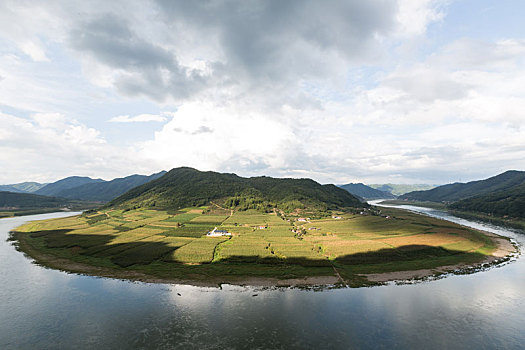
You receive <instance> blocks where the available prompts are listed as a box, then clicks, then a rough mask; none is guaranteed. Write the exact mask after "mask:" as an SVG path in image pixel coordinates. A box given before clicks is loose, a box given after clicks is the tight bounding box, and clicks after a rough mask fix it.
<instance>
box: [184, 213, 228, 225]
mask: <svg viewBox="0 0 525 350" xmlns="http://www.w3.org/2000/svg"><path fill="white" fill-rule="evenodd" d="M227 218H228V216H226V215H199V216H197V217H195V218H193V219H192V220H191V221H190V222H191V223H192V224H207V225H220V224H222V222H223V221H224V220H226V219H227Z"/></svg>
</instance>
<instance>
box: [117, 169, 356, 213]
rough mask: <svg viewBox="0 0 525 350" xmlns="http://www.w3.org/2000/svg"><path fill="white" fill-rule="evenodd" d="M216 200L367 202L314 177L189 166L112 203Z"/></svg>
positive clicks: (249, 203) (284, 205)
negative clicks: (247, 173)
mask: <svg viewBox="0 0 525 350" xmlns="http://www.w3.org/2000/svg"><path fill="white" fill-rule="evenodd" d="M217 200H219V201H221V205H224V206H226V207H229V208H237V209H249V208H254V209H260V210H269V209H270V208H273V207H277V208H280V209H283V210H293V209H294V208H305V207H312V208H317V209H329V208H341V207H357V206H359V207H362V206H363V205H366V204H363V203H361V202H360V201H359V199H357V198H356V197H354V196H353V195H351V194H350V193H348V192H347V191H345V190H343V189H341V188H338V187H337V186H335V185H321V184H319V183H317V182H315V181H313V180H311V179H276V178H271V177H266V176H263V177H252V178H243V177H240V176H237V175H235V174H222V173H216V172H211V171H208V172H202V171H198V170H196V169H192V168H186V167H183V168H175V169H172V170H171V171H169V172H168V173H166V174H165V175H164V176H162V177H161V178H159V179H157V180H153V181H151V182H148V183H146V184H144V185H142V186H139V187H136V188H134V189H132V190H130V191H129V192H127V193H125V194H123V195H122V196H120V197H118V198H116V199H115V200H113V201H112V202H111V203H110V204H109V205H113V206H121V207H157V208H175V209H176V208H182V207H188V206H200V205H205V204H208V203H210V201H217Z"/></svg>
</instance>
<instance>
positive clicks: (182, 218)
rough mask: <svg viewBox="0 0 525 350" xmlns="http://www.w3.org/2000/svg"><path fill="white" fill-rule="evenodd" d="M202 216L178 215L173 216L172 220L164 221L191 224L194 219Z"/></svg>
mask: <svg viewBox="0 0 525 350" xmlns="http://www.w3.org/2000/svg"><path fill="white" fill-rule="evenodd" d="M200 215H201V214H195V213H183V214H178V215H175V216H172V217H170V218H167V219H165V220H164V221H165V222H179V223H181V224H184V223H187V222H190V221H191V220H192V219H194V218H196V217H198V216H200Z"/></svg>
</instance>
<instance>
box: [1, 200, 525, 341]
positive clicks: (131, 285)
mask: <svg viewBox="0 0 525 350" xmlns="http://www.w3.org/2000/svg"><path fill="white" fill-rule="evenodd" d="M406 209H411V210H415V211H424V212H425V213H426V214H427V215H432V216H437V217H442V218H445V219H447V220H451V221H455V222H459V223H461V224H464V225H471V226H475V227H477V228H481V229H484V230H488V231H492V232H496V233H498V234H501V235H505V236H509V237H512V238H513V239H514V240H515V241H516V242H518V243H519V244H520V245H522V246H523V244H524V243H525V235H524V234H520V233H518V232H517V231H514V230H509V229H503V228H498V227H494V226H491V225H487V224H481V223H476V222H472V221H467V220H463V219H459V218H455V217H451V216H449V215H448V214H446V213H443V212H440V211H437V210H433V209H424V208H414V207H412V208H406ZM65 215H68V214H66V213H54V214H42V215H33V216H27V217H18V218H7V219H1V220H0V278H1V281H2V282H1V284H0V348H1V349H73V348H74V349H193V348H198V349H217V348H228V349H295V348H296V349H320V348H322V349H324V348H329V349H354V348H355V349H383V348H384V349H422V348H425V349H445V348H448V349H522V348H523V346H524V344H525V312H524V311H525V263H524V259H517V260H516V261H513V262H510V263H507V264H505V265H503V266H500V267H497V268H492V269H489V270H487V271H482V272H478V273H475V274H471V275H461V276H449V277H447V278H444V279H439V280H434V281H429V282H421V283H415V284H404V285H396V284H390V285H386V286H379V287H372V288H357V289H331V290H323V291H313V290H300V289H267V290H260V289H254V288H249V287H236V286H223V287H222V289H219V288H202V287H193V286H185V285H168V284H148V283H139V282H128V281H121V280H115V279H109V278H97V277H91V276H81V275H76V274H68V273H65V272H61V271H57V270H51V269H46V268H43V267H40V266H38V265H36V264H34V263H33V262H32V260H31V259H30V258H28V257H26V256H24V255H23V254H22V253H20V252H18V251H16V250H15V248H14V246H13V245H12V244H11V243H10V242H8V241H7V238H8V233H9V231H10V230H12V229H13V228H15V227H17V226H19V225H21V224H22V223H24V222H26V221H28V220H41V219H47V218H53V217H60V216H65ZM69 215H71V214H69Z"/></svg>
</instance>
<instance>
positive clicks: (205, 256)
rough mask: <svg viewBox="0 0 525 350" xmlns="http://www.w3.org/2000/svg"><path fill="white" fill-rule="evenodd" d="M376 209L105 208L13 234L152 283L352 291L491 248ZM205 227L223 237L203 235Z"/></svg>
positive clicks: (455, 230)
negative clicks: (259, 282)
mask: <svg viewBox="0 0 525 350" xmlns="http://www.w3.org/2000/svg"><path fill="white" fill-rule="evenodd" d="M381 210H382V216H379V215H359V214H350V213H338V215H340V216H341V217H342V218H341V219H334V218H332V217H326V218H322V219H316V220H309V221H308V222H299V221H297V216H288V217H285V216H279V215H277V214H276V213H261V212H257V211H244V212H232V211H226V210H221V209H219V208H216V209H214V210H210V208H206V207H202V208H188V209H185V210H179V211H177V212H168V211H162V210H158V211H157V210H146V209H137V210H114V209H107V210H101V211H98V212H91V213H89V214H87V213H86V214H83V215H79V216H75V217H69V218H61V219H51V220H45V221H37V222H30V223H27V224H25V225H23V226H21V227H19V228H17V230H16V232H15V233H14V234H13V235H14V239H16V240H18V242H19V246H20V248H21V249H22V250H24V251H26V252H27V253H29V254H30V255H37V260H38V255H39V254H40V253H45V254H46V256H54V257H57V258H65V259H67V260H68V261H72V262H77V263H84V264H89V265H91V266H94V267H100V268H108V269H113V271H122V272H129V271H135V272H140V273H143V274H147V275H148V276H154V277H157V278H166V279H182V280H188V279H190V280H199V281H210V280H212V281H218V282H221V281H222V282H226V281H242V280H243V278H248V277H272V278H279V279H287V278H302V277H307V276H325V275H326V276H328V275H332V276H333V275H334V274H335V273H336V272H337V273H338V276H340V277H341V278H343V279H344V281H342V282H343V283H344V284H347V285H356V286H357V285H363V284H366V283H367V282H366V279H365V278H363V276H362V274H368V273H380V272H392V271H404V270H417V269H422V268H436V267H439V266H443V265H454V264H459V263H467V264H471V263H477V262H481V261H482V260H484V259H485V258H486V257H487V255H490V254H491V253H492V252H493V251H494V250H495V248H496V247H495V244H494V242H493V241H492V240H491V239H490V238H488V237H487V236H485V235H483V234H482V233H480V232H478V231H474V230H470V229H467V228H465V227H462V226H459V225H456V224H453V223H450V222H446V221H441V220H437V219H433V218H429V217H425V216H421V215H418V214H414V213H410V212H406V211H401V210H397V209H387V208H382V209H381ZM214 227H217V229H218V230H226V231H228V232H230V233H231V236H223V237H208V236H206V233H207V232H209V231H210V230H212V229H213V228H214ZM41 263H44V264H45V261H41ZM50 264H51V263H50ZM51 265H53V264H51ZM55 267H56V266H55ZM62 268H64V269H66V270H67V269H68V268H67V266H63V264H62Z"/></svg>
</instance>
